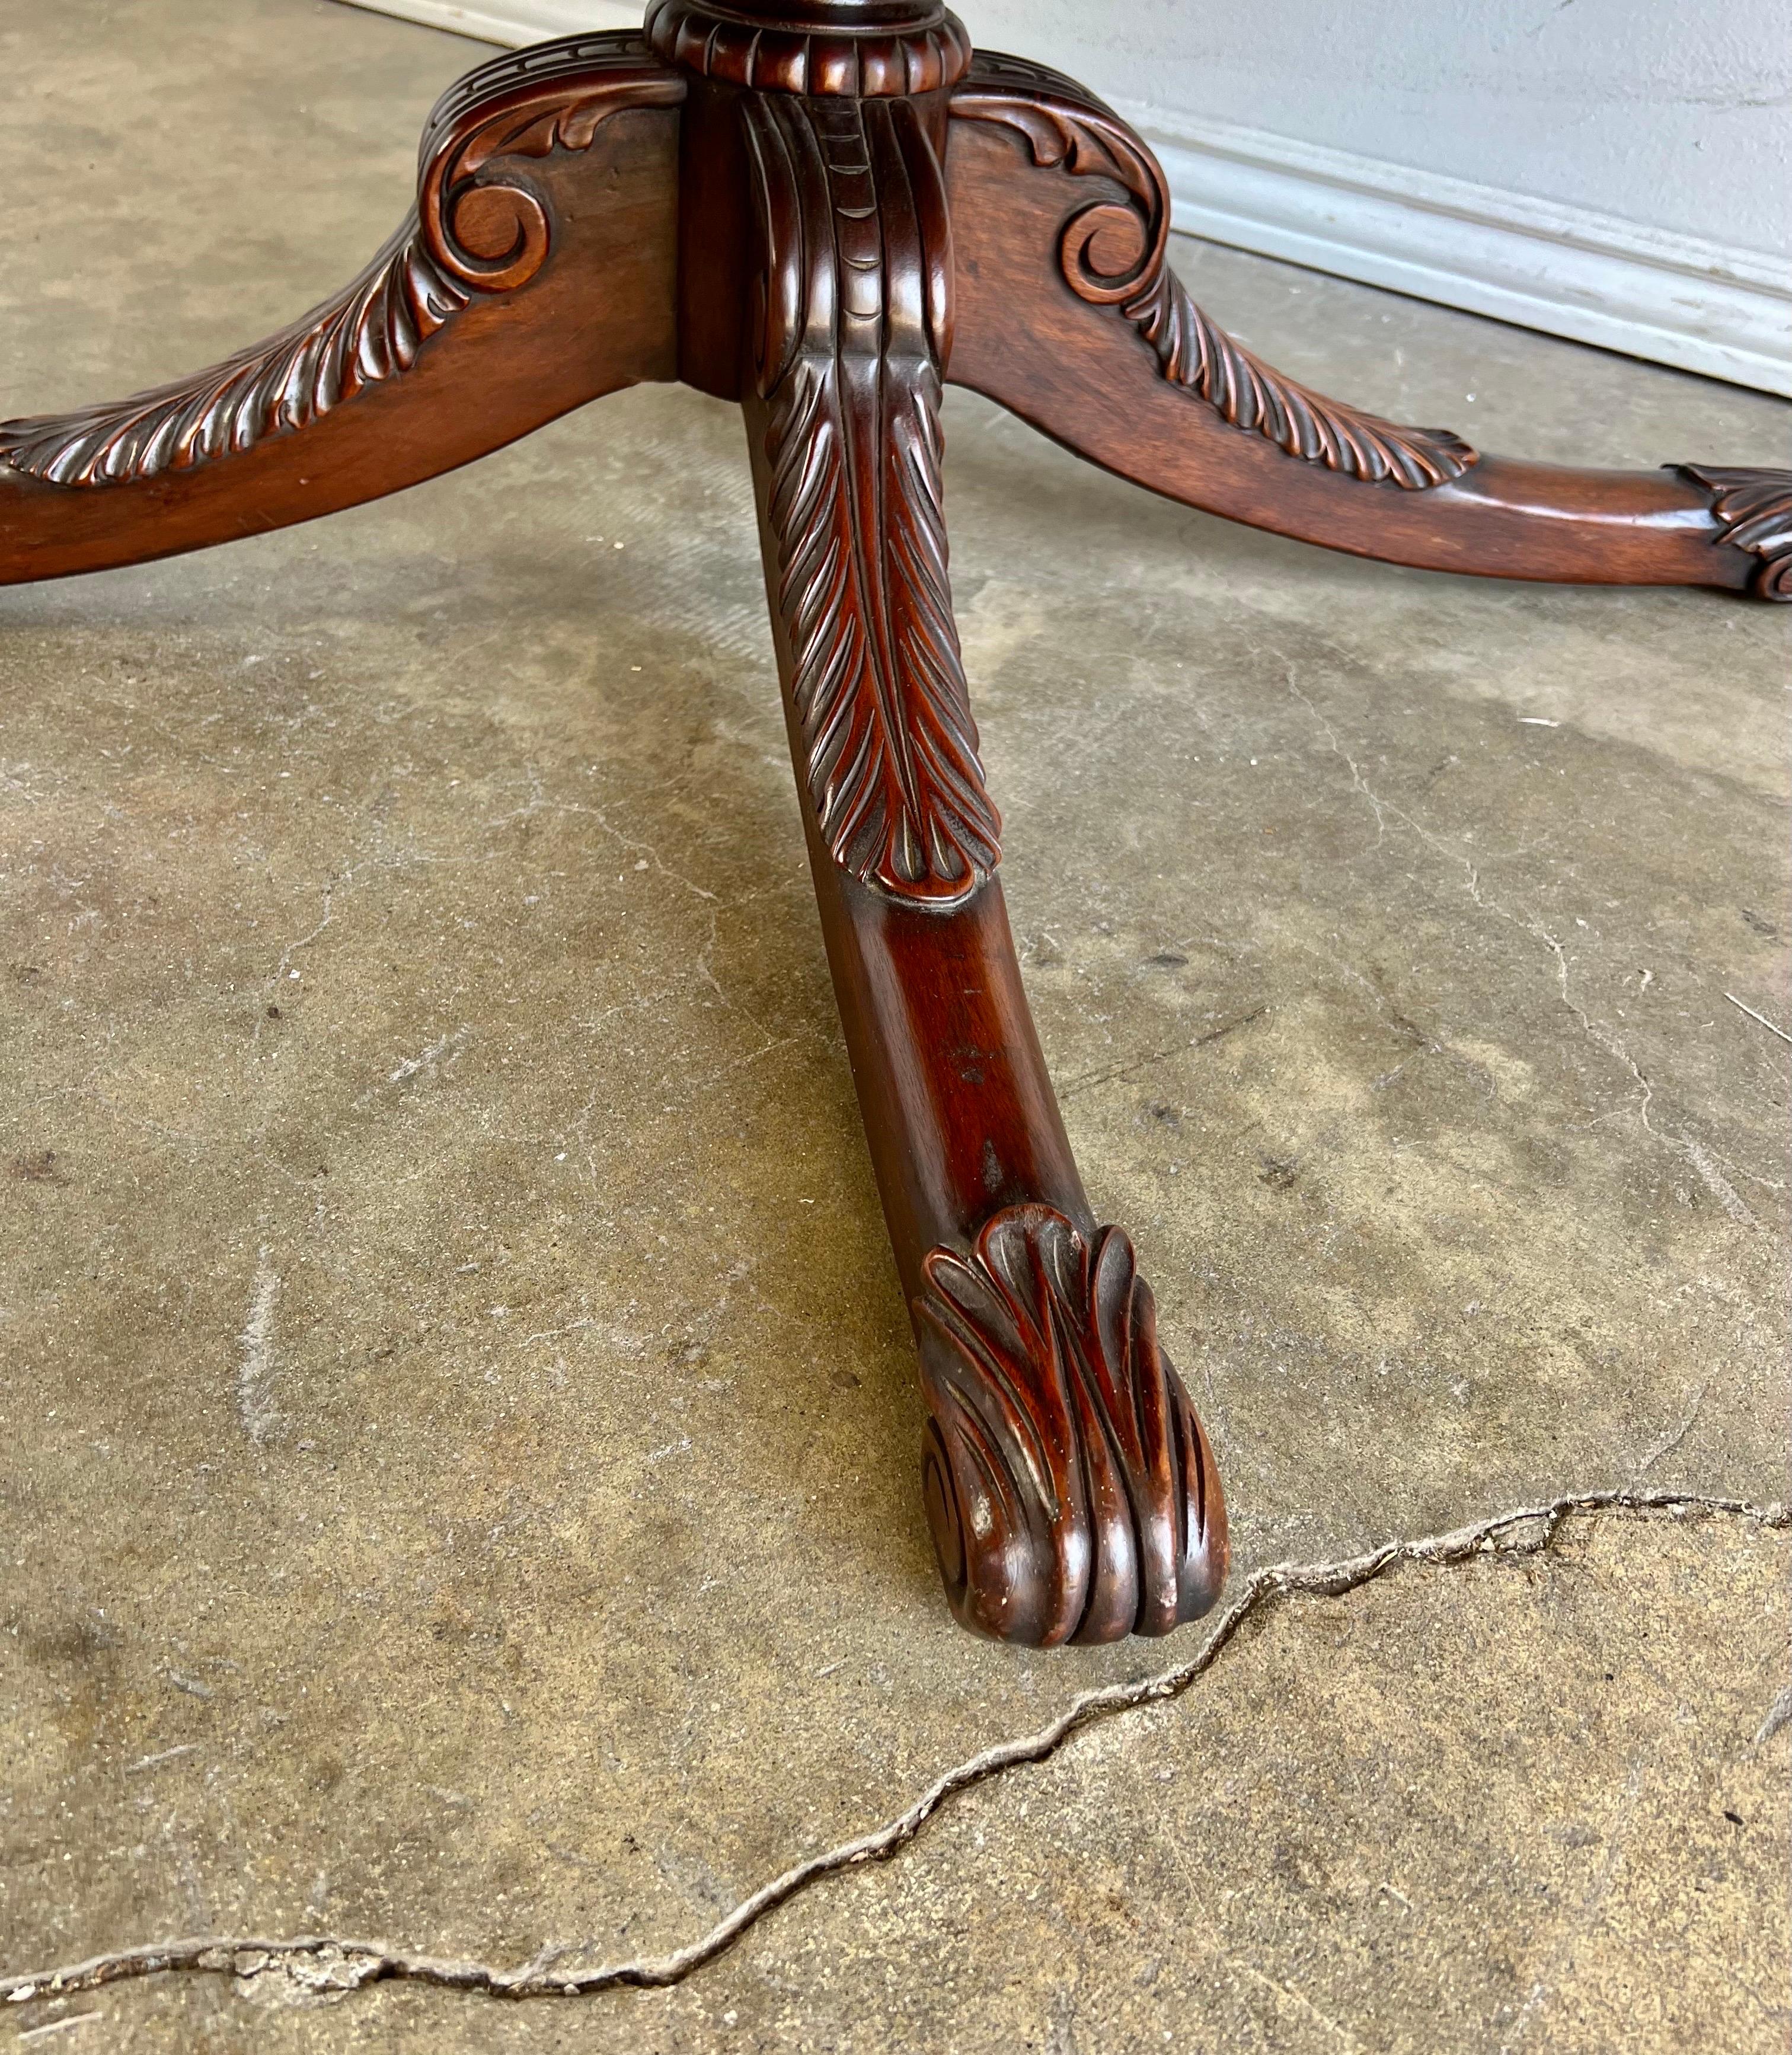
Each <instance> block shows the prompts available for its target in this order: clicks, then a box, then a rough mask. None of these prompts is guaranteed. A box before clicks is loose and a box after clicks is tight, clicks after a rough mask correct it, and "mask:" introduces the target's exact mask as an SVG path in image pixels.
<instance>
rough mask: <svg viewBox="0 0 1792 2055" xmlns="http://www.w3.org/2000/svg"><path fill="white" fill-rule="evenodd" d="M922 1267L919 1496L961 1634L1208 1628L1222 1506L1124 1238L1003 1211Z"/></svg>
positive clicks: (1040, 1212)
mask: <svg viewBox="0 0 1792 2055" xmlns="http://www.w3.org/2000/svg"><path fill="white" fill-rule="evenodd" d="M922 1268H923V1276H924V1280H925V1282H924V1290H923V1292H921V1294H920V1296H918V1298H917V1299H916V1304H915V1317H916V1331H917V1333H918V1334H919V1335H920V1338H921V1365H922V1368H921V1375H922V1381H923V1384H924V1388H925V1390H926V1393H927V1397H928V1403H929V1406H930V1408H931V1413H932V1418H931V1421H930V1422H929V1423H928V1430H927V1439H926V1445H925V1448H924V1453H923V1459H922V1460H923V1478H922V1483H923V1491H924V1498H925V1502H926V1505H927V1509H928V1520H929V1524H930V1525H931V1528H932V1530H933V1536H934V1541H935V1547H936V1548H937V1550H938V1552H939V1561H940V1568H941V1571H942V1573H943V1577H944V1580H945V1584H946V1588H947V1596H948V1598H949V1599H950V1600H951V1605H952V1608H953V1611H955V1613H956V1614H957V1615H958V1617H959V1619H960V1620H961V1621H963V1623H964V1624H965V1625H966V1626H967V1627H972V1628H974V1629H975V1630H977V1631H980V1632H982V1633H985V1634H988V1635H993V1636H994V1637H996V1638H998V1639H1002V1640H1008V1641H1021V1642H1029V1643H1035V1644H1043V1645H1047V1646H1051V1645H1055V1644H1057V1643H1061V1642H1065V1641H1110V1640H1115V1639H1119V1638H1120V1637H1121V1636H1122V1635H1127V1634H1134V1633H1136V1634H1147V1635H1154V1634H1167V1633H1168V1632H1169V1631H1171V1630H1172V1628H1173V1627H1176V1626H1177V1625H1178V1624H1179V1623H1180V1622H1183V1621H1185V1620H1188V1619H1194V1618H1195V1617H1196V1616H1197V1615H1199V1614H1200V1613H1202V1612H1203V1611H1206V1610H1207V1607H1208V1606H1210V1605H1211V1603H1212V1601H1213V1598H1214V1595H1215V1593H1216V1592H1217V1591H1218V1590H1219V1586H1220V1584H1222V1582H1223V1580H1224V1577H1225V1572H1226V1563H1227V1532H1226V1510H1225V1503H1224V1500H1223V1497H1222V1495H1221V1493H1220V1489H1219V1475H1218V1472H1217V1470H1216V1469H1215V1464H1214V1460H1213V1454H1212V1451H1211V1448H1210V1447H1209V1446H1208V1444H1207V1438H1206V1436H1205V1435H1204V1434H1203V1431H1202V1429H1201V1426H1200V1422H1199V1420H1198V1419H1197V1418H1195V1410H1194V1407H1193V1406H1191V1404H1190V1402H1189V1398H1188V1394H1187V1392H1186V1391H1185V1390H1184V1388H1183V1385H1182V1381H1181V1379H1180V1378H1179V1377H1178V1376H1177V1375H1176V1370H1175V1368H1174V1367H1172V1364H1171V1363H1170V1361H1169V1359H1168V1357H1166V1356H1165V1355H1164V1353H1163V1351H1162V1350H1161V1348H1160V1346H1159V1344H1158V1339H1157V1323H1156V1306H1155V1303H1154V1301H1153V1300H1152V1293H1151V1289H1150V1287H1149V1286H1148V1285H1147V1284H1145V1283H1144V1280H1143V1279H1142V1278H1140V1276H1139V1274H1138V1268H1137V1264H1136V1259H1135V1257H1134V1255H1133V1251H1132V1243H1131V1242H1130V1241H1129V1240H1128V1239H1127V1237H1126V1236H1125V1235H1124V1233H1121V1231H1120V1229H1118V1228H1113V1227H1109V1228H1102V1229H1098V1230H1097V1232H1096V1233H1094V1234H1093V1236H1092V1237H1091V1236H1085V1235H1084V1234H1083V1233H1081V1232H1080V1231H1079V1230H1078V1229H1077V1227H1076V1226H1075V1225H1073V1223H1072V1222H1071V1221H1069V1219H1068V1218H1067V1217H1065V1215H1064V1214H1062V1213H1059V1212H1057V1210H1056V1209H1054V1208H1053V1207H1050V1206H1047V1205H1016V1206H1010V1207H1008V1208H1006V1209H1004V1210H1003V1211H1002V1212H1000V1213H997V1214H996V1215H995V1216H994V1218H993V1219H991V1221H988V1222H987V1223H986V1225H984V1226H983V1229H982V1230H981V1232H980V1233H979V1235H978V1237H977V1239H976V1242H975V1247H974V1248H972V1250H971V1252H970V1254H969V1255H968V1256H962V1255H959V1253H957V1252H955V1251H953V1250H951V1249H949V1248H936V1249H935V1250H933V1251H932V1252H931V1253H930V1254H929V1255H928V1256H927V1257H926V1259H925V1260H924V1264H923V1266H922Z"/></svg>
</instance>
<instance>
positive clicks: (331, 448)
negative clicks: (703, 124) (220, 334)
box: [0, 35, 686, 582]
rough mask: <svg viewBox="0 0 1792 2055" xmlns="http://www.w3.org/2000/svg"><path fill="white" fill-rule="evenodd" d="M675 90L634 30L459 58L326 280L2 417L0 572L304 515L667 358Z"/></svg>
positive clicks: (671, 361)
mask: <svg viewBox="0 0 1792 2055" xmlns="http://www.w3.org/2000/svg"><path fill="white" fill-rule="evenodd" d="M685 90H686V85H685V80H684V77H683V74H682V73H679V72H678V71H676V70H674V69H669V68H668V67H667V66H665V65H662V64H661V63H660V61H659V60H658V59H657V58H656V57H653V56H652V54H651V53H650V52H649V51H648V48H647V45H646V44H645V43H644V41H642V39H641V38H640V37H639V36H629V35H600V36H581V37H568V38H566V39H565V40H564V41H560V42H557V43H545V44H542V45H538V46H537V47H536V48H534V49H530V50H526V51H522V52H519V53H517V54H515V55H514V56H511V55H506V56H505V57H498V58H496V59H494V61H492V62H490V64H486V65H481V66H480V67H479V69H477V70H475V71H474V72H471V73H469V74H468V75H467V77H465V78H463V79H462V80H461V81H460V82H459V84H458V85H455V86H454V87H452V88H451V89H450V90H449V92H448V93H447V94H445V95H444V96H443V99H442V100H441V101H440V102H439V104H438V105H437V106H436V108H435V112H433V113H432V114H431V116H430V120H429V123H428V125H427V128H425V130H424V132H423V143H422V146H421V151H420V154H419V173H418V198H417V205H416V208H415V210H414V211H413V212H412V215H411V218H410V219H409V220H408V221H407V222H406V223H405V224H404V227H402V228H400V231H398V233H397V234H396V235H395V236H393V238H392V240H391V241H390V242H389V243H387V245H386V247H384V249H383V250H381V251H380V253H379V254H378V255H377V256H376V258H374V259H373V261H372V263H371V264H369V265H368V267H367V269H366V270H364V271H363V272H362V273H361V274H360V277H359V278H356V280H355V281H354V282H353V283H352V285H351V286H349V287H348V288H347V289H346V290H345V291H343V292H342V293H340V294H337V297H336V298H334V299H333V300H330V301H328V302H325V304H324V305H323V306H320V307H317V308H314V309H313V310H312V312H311V313H309V314H307V315H305V317H304V318H303V319H301V320H300V321H297V322H295V323H294V324H293V326H292V327H290V328H289V329H285V330H283V331H282V333H280V334H278V335H277V336H274V337H270V339H269V340H268V341H266V342H263V343H260V344H258V345H256V346H255V347H254V348H253V349H247V350H244V351H242V353H239V354H238V355H237V356H235V357H231V358H230V359H229V360H228V361H226V362H225V363H223V364H220V365H214V366H213V367H212V368H211V369H209V370H206V371H203V372H200V373H197V374H196V375H195V376H194V377H190V378H185V379H182V380H180V381H178V382H177V383H175V384H174V385H165V386H163V387H160V388H159V389H156V391H154V392H140V393H138V394H136V396H134V397H132V398H131V399H128V400H120V401H116V402H114V403H112V404H109V405H104V406H97V407H88V408H83V409H81V411H80V412H76V413H73V414H66V415H57V416H45V417H42V418H39V419H36V420H16V421H8V422H6V423H4V424H0V582H18V581H22V580H25V579H30V578H57V577H61V576H63V575H65V574H68V573H69V572H73V571H88V570H101V569H104V568H106V567H107V566H115V565H119V564H127V563H137V562H143V561H144V560H146V559H148V558H155V557H165V556H170V555H173V554H176V553H177V552H179V551H181V550H194V549H201V548H203V547H205V546H207V544H210V543H213V542H228V541H231V540H234V538H237V537H238V536H241V535H244V534H254V533H257V532H258V531H262V530H265V529H270V528H278V527H285V526H286V525H287V524H288V523H291V522H294V521H305V520H309V519H312V518H313V516H315V515H319V514H327V513H330V512H333V511H335V510H336V509H337V508H339V507H350V506H353V505H356V504H357V503H360V501H362V500H366V499H377V498H378V497H380V495H382V494H384V493H388V492H394V491H397V490H398V489H399V488H400V487H402V486H406V485H413V484H416V483H417V482H418V481H419V479H425V478H431V477H434V476H435V475H436V474H437V473H438V472H440V471H449V470H451V469H453V468H454V467H455V466H456V465H458V464H463V463H467V462H468V461H469V460H471V459H472V458H475V457H478V456H484V455H485V454H486V452H488V451H490V450H494V449H497V448H500V447H501V446H502V444H505V443H507V442H510V441H513V440H514V439H515V438H516V437H517V436H521V435H525V434H526V433H527V432H529V431H530V429H531V428H538V427H540V426H541V424H542V423H543V422H544V421H548V420H553V418H554V416H556V415H558V414H562V413H565V412H566V411H567V410H568V409H569V408H573V407H577V406H579V405H581V404H583V403H584V402H585V400H591V399H595V398H597V396H600V395H601V394H602V393H605V392H613V391H615V390H616V389H618V388H619V387H621V386H624V385H632V384H633V383H635V382H636V381H638V380H642V379H649V378H668V377H672V376H673V375H675V357H676V336H675V281H676V257H677V207H678V185H677V148H678V144H677V135H678V119H679V117H678V113H677V109H678V107H679V104H680V103H681V101H683V97H684V94H685Z"/></svg>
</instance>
